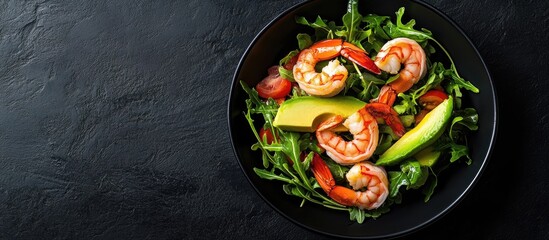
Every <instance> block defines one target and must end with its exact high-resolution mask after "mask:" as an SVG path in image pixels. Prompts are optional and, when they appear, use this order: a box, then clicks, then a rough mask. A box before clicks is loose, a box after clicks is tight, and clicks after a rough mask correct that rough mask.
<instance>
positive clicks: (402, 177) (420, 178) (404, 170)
mask: <svg viewBox="0 0 549 240" xmlns="http://www.w3.org/2000/svg"><path fill="white" fill-rule="evenodd" d="M428 176H429V171H428V169H427V168H426V167H422V166H421V165H420V164H419V162H418V161H415V160H413V161H412V160H408V161H406V162H404V163H402V164H401V165H400V171H390V172H389V182H390V183H389V197H391V198H394V197H396V196H397V194H398V193H399V189H400V187H402V186H406V189H411V188H413V189H417V188H419V187H421V186H423V184H425V182H426V181H427V178H428Z"/></svg>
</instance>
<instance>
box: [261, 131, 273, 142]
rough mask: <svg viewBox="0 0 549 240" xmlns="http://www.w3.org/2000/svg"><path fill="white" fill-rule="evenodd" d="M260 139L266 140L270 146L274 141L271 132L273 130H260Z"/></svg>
mask: <svg viewBox="0 0 549 240" xmlns="http://www.w3.org/2000/svg"><path fill="white" fill-rule="evenodd" d="M259 137H260V138H261V139H263V138H266V139H267V143H268V144H271V143H272V142H273V140H274V137H273V133H272V132H271V129H265V128H261V129H260V130H259Z"/></svg>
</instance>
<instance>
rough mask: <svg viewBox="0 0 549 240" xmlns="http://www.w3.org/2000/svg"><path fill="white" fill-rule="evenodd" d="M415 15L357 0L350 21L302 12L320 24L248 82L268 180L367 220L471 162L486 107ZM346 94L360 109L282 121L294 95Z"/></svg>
mask: <svg viewBox="0 0 549 240" xmlns="http://www.w3.org/2000/svg"><path fill="white" fill-rule="evenodd" d="M404 12H405V9H404V7H402V8H400V9H398V10H397V11H396V12H395V13H396V18H391V16H380V15H375V14H367V15H361V14H360V13H359V12H358V0H350V1H349V5H348V8H347V13H346V14H345V15H344V16H343V17H342V21H341V23H339V25H338V22H336V21H329V20H326V19H323V18H322V17H321V16H318V17H317V18H316V19H314V21H311V19H306V18H304V17H298V18H296V22H297V23H298V24H302V25H305V26H309V27H310V30H311V31H310V32H304V33H299V34H298V35H297V41H296V44H295V49H294V50H293V51H291V52H288V53H281V56H284V57H282V58H281V59H280V61H279V62H278V63H277V64H275V65H274V66H272V67H271V68H269V69H266V71H265V72H266V73H265V76H263V77H264V78H263V79H262V80H261V81H260V82H259V83H258V84H257V85H255V86H248V85H247V84H246V83H245V82H244V81H240V83H241V86H242V88H243V89H244V90H245V91H246V93H247V94H248V96H249V98H248V99H247V100H246V106H247V111H246V112H244V115H245V117H246V119H247V121H248V123H249V125H250V129H251V131H252V132H253V134H254V136H255V137H256V139H257V142H256V143H255V144H253V145H252V146H251V148H252V150H254V151H259V152H261V159H258V161H261V164H258V166H261V167H256V168H254V171H255V173H256V174H257V175H258V176H259V177H261V178H263V179H265V180H273V181H280V182H281V183H282V190H283V192H284V193H286V194H288V195H290V196H293V198H292V199H296V200H299V201H300V205H301V206H302V205H304V204H318V205H320V206H324V207H328V208H330V209H333V210H334V211H337V210H339V211H346V212H348V213H349V216H350V220H351V221H356V222H358V223H362V222H364V220H365V219H367V218H373V219H375V218H377V217H380V216H381V215H383V214H384V213H387V212H389V211H390V208H391V206H392V205H394V204H400V203H402V202H404V201H406V200H407V198H406V197H407V196H408V195H407V193H409V192H411V191H417V192H420V193H422V194H423V201H425V202H428V201H429V199H430V198H431V196H432V195H433V194H434V193H435V190H436V188H437V181H438V180H437V179H438V176H440V174H442V173H443V170H445V169H447V168H448V167H449V166H450V165H452V164H455V163H461V164H471V162H472V159H471V158H470V156H469V147H468V146H467V136H468V134H469V133H470V132H472V131H475V130H477V128H478V127H477V122H478V114H477V111H476V110H475V109H474V108H472V107H467V106H462V95H463V92H465V91H468V92H471V93H478V92H479V89H477V88H476V87H475V86H474V85H473V84H472V83H471V82H469V81H467V80H466V79H464V78H462V77H461V76H460V75H459V73H458V69H457V68H456V66H455V64H454V62H453V60H452V57H451V56H450V54H449V53H448V51H447V50H446V49H445V48H444V46H443V44H441V43H439V42H438V41H437V40H436V36H433V34H432V33H431V32H430V31H429V30H427V29H424V28H418V27H416V26H415V21H414V20H413V19H410V20H409V21H408V22H407V23H403V15H404ZM435 53H438V56H437V57H434V55H435ZM342 98H346V99H347V100H345V101H352V102H353V103H358V105H356V106H358V107H357V108H356V109H353V110H352V112H349V114H342V113H334V114H329V116H325V115H326V114H323V115H322V116H324V117H323V118H319V119H320V120H318V119H316V120H315V122H314V123H311V126H309V127H310V129H309V130H302V128H297V127H295V128H292V127H287V126H286V127H284V126H281V125H277V123H276V118H277V117H280V116H277V115H281V114H286V113H283V112H282V109H283V108H284V107H283V106H284V105H285V104H286V103H289V102H290V101H293V102H296V101H300V99H309V100H310V99H313V101H314V99H322V101H330V99H342ZM349 99H351V100H349ZM334 101H335V100H334ZM338 101H339V100H338ZM465 103H466V102H465V101H464V102H463V105H466V104H465ZM288 105H289V104H288ZM294 105H295V104H294ZM317 106H320V108H321V105H317ZM345 106H348V104H347V105H345ZM288 107H289V106H288ZM317 108H318V107H317ZM336 112H338V111H336ZM342 112H343V111H342ZM292 117H295V118H296V119H299V118H300V116H292ZM289 125H292V123H291V122H290V123H289ZM417 136H420V137H417Z"/></svg>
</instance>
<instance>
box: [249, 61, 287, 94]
mask: <svg viewBox="0 0 549 240" xmlns="http://www.w3.org/2000/svg"><path fill="white" fill-rule="evenodd" d="M276 67H277V69H276V73H275V71H274V70H272V68H274V67H271V68H269V71H268V72H269V76H267V77H265V78H264V79H263V80H261V82H259V83H258V84H257V85H256V86H255V90H257V93H258V94H259V96H260V97H262V98H274V99H276V98H284V97H286V95H288V93H290V91H291V90H292V82H290V81H289V80H288V79H285V78H283V77H281V76H280V74H279V73H278V66H276Z"/></svg>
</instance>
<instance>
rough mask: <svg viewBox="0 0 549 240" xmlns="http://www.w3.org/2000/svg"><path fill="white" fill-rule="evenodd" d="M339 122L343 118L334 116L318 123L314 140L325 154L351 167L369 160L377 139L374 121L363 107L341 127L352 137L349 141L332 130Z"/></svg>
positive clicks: (375, 122) (377, 134)
mask: <svg viewBox="0 0 549 240" xmlns="http://www.w3.org/2000/svg"><path fill="white" fill-rule="evenodd" d="M341 122H343V117H341V116H340V115H336V116H333V117H331V118H329V119H328V120H326V121H324V122H322V123H320V125H319V126H318V128H317V131H316V138H317V140H318V143H319V145H320V146H321V147H322V148H324V149H325V150H326V154H327V155H328V156H329V157H330V158H331V159H333V160H334V161H336V162H337V163H339V164H342V165H351V164H354V163H357V162H360V161H363V160H366V159H368V158H370V157H371V156H372V154H373V153H374V151H375V149H376V147H377V143H378V138H379V130H378V126H377V121H376V119H375V118H374V117H373V116H372V115H371V114H370V113H368V111H367V110H366V108H365V107H364V108H362V109H360V110H358V111H357V112H355V113H353V114H352V115H351V116H349V117H348V118H347V119H346V120H345V121H344V122H343V126H345V127H346V128H347V129H349V132H350V133H351V134H352V135H353V140H351V141H346V140H344V139H343V138H342V137H341V136H339V135H338V134H336V133H335V130H334V129H335V128H336V127H337V126H338V125H339V124H341Z"/></svg>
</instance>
